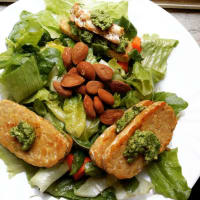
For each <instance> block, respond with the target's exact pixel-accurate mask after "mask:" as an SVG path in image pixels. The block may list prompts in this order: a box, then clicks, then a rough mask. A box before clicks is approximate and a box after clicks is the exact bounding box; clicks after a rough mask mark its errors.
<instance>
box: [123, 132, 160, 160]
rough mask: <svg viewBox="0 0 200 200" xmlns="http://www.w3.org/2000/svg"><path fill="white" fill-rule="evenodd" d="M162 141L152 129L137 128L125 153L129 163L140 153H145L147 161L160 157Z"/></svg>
mask: <svg viewBox="0 0 200 200" xmlns="http://www.w3.org/2000/svg"><path fill="white" fill-rule="evenodd" d="M160 146H161V145H160V141H159V139H158V138H157V137H156V135H155V134H154V133H153V132H152V131H141V130H136V131H135V133H134V134H133V136H131V137H130V138H129V140H128V144H127V146H126V149H125V151H124V153H123V155H124V157H125V158H126V159H127V162H128V163H132V162H133V161H134V160H135V159H136V158H137V156H138V155H141V154H142V155H143V156H144V159H145V161H146V162H150V161H152V160H156V159H158V153H159V150H160Z"/></svg>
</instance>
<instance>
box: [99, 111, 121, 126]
mask: <svg viewBox="0 0 200 200" xmlns="http://www.w3.org/2000/svg"><path fill="white" fill-rule="evenodd" d="M123 114H124V111H123V110H122V109H108V110H106V111H105V112H103V114H101V116H100V121H101V122H102V123H103V124H106V125H112V124H114V123H115V122H116V121H117V120H118V119H120V118H121V117H122V115H123Z"/></svg>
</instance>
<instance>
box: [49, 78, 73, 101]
mask: <svg viewBox="0 0 200 200" xmlns="http://www.w3.org/2000/svg"><path fill="white" fill-rule="evenodd" d="M53 87H54V88H55V90H56V91H57V92H58V94H60V95H61V96H63V97H71V96H72V91H71V90H69V89H65V88H63V87H62V86H61V84H60V82H59V81H54V82H53Z"/></svg>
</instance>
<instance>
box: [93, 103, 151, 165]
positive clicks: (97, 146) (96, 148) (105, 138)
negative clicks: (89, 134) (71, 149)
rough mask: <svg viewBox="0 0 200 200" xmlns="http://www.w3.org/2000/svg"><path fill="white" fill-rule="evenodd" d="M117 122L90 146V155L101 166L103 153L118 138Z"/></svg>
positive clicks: (145, 104)
mask: <svg viewBox="0 0 200 200" xmlns="http://www.w3.org/2000/svg"><path fill="white" fill-rule="evenodd" d="M152 103H153V102H152V101H149V100H145V101H142V102H140V103H138V104H137V106H149V105H151V104H152ZM116 136H117V134H116V124H113V125H112V126H110V127H108V128H107V129H106V130H105V131H104V132H103V133H102V134H101V135H100V136H99V137H98V138H97V139H96V141H95V142H94V144H93V145H92V146H91V148H90V157H91V159H92V160H93V161H94V162H95V163H96V165H97V166H98V167H100V168H104V166H103V155H104V153H105V151H106V149H107V147H108V146H109V145H110V144H111V143H112V142H113V141H114V139H115V138H116Z"/></svg>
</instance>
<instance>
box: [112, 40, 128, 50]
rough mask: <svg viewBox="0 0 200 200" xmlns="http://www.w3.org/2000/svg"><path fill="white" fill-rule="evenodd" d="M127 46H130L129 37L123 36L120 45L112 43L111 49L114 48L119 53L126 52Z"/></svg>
mask: <svg viewBox="0 0 200 200" xmlns="http://www.w3.org/2000/svg"><path fill="white" fill-rule="evenodd" d="M127 46H128V39H127V38H125V37H123V36H122V37H121V38H120V43H119V44H118V45H116V44H112V43H111V45H110V47H111V49H113V50H114V51H116V52H117V53H125V52H126V47H127Z"/></svg>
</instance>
